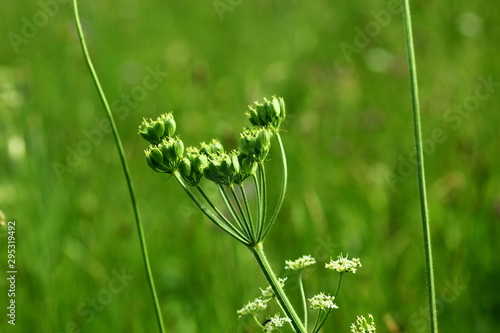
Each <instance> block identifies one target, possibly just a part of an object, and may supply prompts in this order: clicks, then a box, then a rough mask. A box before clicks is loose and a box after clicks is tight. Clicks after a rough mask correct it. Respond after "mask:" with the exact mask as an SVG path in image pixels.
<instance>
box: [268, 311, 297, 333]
mask: <svg viewBox="0 0 500 333" xmlns="http://www.w3.org/2000/svg"><path fill="white" fill-rule="evenodd" d="M290 322H292V321H291V320H290V319H289V318H282V317H280V316H279V315H278V314H276V315H274V317H271V318H269V319H268V320H267V322H266V324H265V325H264V332H274V331H277V330H279V329H280V328H281V327H283V326H285V325H286V324H287V323H290Z"/></svg>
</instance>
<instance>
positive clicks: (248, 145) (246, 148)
mask: <svg viewBox="0 0 500 333" xmlns="http://www.w3.org/2000/svg"><path fill="white" fill-rule="evenodd" d="M238 148H239V149H240V150H241V152H243V153H246V154H248V153H250V152H252V151H253V150H254V149H255V141H253V140H252V139H251V138H250V137H249V136H248V133H246V132H244V133H241V136H240V139H239V140H238Z"/></svg>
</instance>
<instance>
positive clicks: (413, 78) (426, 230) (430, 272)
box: [402, 0, 438, 333]
mask: <svg viewBox="0 0 500 333" xmlns="http://www.w3.org/2000/svg"><path fill="white" fill-rule="evenodd" d="M402 2H403V9H404V10H403V16H404V21H405V32H406V46H407V51H408V65H409V70H410V89H411V101H412V109H413V132H414V138H415V149H416V152H417V177H418V189H419V197H420V214H421V218H422V229H423V238H424V251H425V263H426V266H427V293H428V301H429V315H430V325H431V332H432V333H437V332H438V322H437V309H436V292H435V287H434V268H433V263H432V247H431V232H430V225H429V212H428V208H427V194H426V187H425V172H424V154H423V149H422V130H421V123H420V107H419V98H418V82H417V65H416V62H415V50H414V47H413V34H412V24H411V16H410V4H409V0H402Z"/></svg>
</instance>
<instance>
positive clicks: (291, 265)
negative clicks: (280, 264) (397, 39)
mask: <svg viewBox="0 0 500 333" xmlns="http://www.w3.org/2000/svg"><path fill="white" fill-rule="evenodd" d="M315 263H316V259H314V258H313V257H311V256H310V255H307V256H303V257H301V258H299V259H297V260H295V261H292V260H287V261H285V264H286V266H285V269H291V270H294V271H299V270H302V269H305V268H307V267H309V266H312V265H314V264H315Z"/></svg>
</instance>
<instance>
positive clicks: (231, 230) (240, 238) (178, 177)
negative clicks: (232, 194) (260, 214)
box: [174, 171, 250, 245]
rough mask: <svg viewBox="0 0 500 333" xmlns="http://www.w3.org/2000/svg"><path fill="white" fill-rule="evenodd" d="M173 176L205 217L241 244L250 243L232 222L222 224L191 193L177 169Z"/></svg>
mask: <svg viewBox="0 0 500 333" xmlns="http://www.w3.org/2000/svg"><path fill="white" fill-rule="evenodd" d="M174 177H175V179H176V180H177V182H178V183H179V185H180V186H181V187H182V189H183V190H184V191H185V192H186V193H187V195H189V197H190V198H191V200H193V202H194V203H195V204H196V206H198V208H200V210H201V211H202V212H203V213H204V214H205V216H206V217H208V218H209V219H210V221H212V222H213V223H215V224H216V225H217V226H218V227H219V228H221V229H222V230H224V231H225V232H226V233H228V234H229V235H231V236H232V237H234V238H236V239H237V240H238V241H240V242H242V243H243V244H245V245H248V244H250V241H249V240H248V239H247V238H246V237H245V235H243V234H241V232H240V231H239V230H237V229H236V228H234V226H233V225H232V224H229V225H226V224H224V223H223V222H222V221H221V220H219V219H218V218H217V217H216V216H215V215H214V214H213V213H212V212H211V211H210V210H208V208H207V207H205V205H204V204H203V203H202V202H201V201H200V199H198V197H196V195H195V194H194V193H193V191H191V189H189V188H188V187H187V186H186V184H185V183H184V181H183V180H182V178H181V175H180V174H179V172H178V171H175V172H174Z"/></svg>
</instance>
